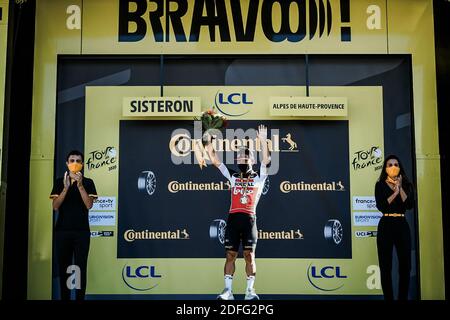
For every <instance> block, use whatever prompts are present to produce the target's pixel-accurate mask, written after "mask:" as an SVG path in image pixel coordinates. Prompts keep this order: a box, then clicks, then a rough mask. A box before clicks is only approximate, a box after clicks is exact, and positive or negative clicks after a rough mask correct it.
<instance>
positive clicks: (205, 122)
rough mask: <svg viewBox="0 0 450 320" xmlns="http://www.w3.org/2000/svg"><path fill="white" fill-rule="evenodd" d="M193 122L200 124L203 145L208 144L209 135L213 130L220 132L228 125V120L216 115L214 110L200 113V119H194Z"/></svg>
mask: <svg viewBox="0 0 450 320" xmlns="http://www.w3.org/2000/svg"><path fill="white" fill-rule="evenodd" d="M194 120H196V121H201V122H202V130H203V138H202V142H203V145H206V144H208V143H209V138H210V137H209V135H211V131H213V130H222V129H224V128H225V127H226V126H227V125H228V119H227V118H226V117H224V116H223V115H220V114H218V113H217V112H216V111H215V109H214V108H212V109H208V110H206V111H204V112H202V114H201V116H200V118H197V117H195V118H194Z"/></svg>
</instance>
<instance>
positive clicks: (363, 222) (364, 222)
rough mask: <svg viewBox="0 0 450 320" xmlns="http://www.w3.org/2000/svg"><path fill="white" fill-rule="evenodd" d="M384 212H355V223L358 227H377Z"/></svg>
mask: <svg viewBox="0 0 450 320" xmlns="http://www.w3.org/2000/svg"><path fill="white" fill-rule="evenodd" d="M382 216H383V214H382V213H381V212H378V211H368V212H353V225H354V226H356V227H377V226H378V222H380V219H381V217H382Z"/></svg>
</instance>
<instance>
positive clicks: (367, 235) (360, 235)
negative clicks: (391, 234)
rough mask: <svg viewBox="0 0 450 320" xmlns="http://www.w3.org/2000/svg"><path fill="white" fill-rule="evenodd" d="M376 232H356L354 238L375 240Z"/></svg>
mask: <svg viewBox="0 0 450 320" xmlns="http://www.w3.org/2000/svg"><path fill="white" fill-rule="evenodd" d="M377 234H378V232H377V231H356V232H355V237H356V238H375V237H376V236H377Z"/></svg>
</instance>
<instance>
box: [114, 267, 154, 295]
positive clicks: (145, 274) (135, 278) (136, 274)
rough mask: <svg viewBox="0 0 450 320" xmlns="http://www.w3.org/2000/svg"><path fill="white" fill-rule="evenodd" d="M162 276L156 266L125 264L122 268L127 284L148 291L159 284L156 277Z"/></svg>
mask: <svg viewBox="0 0 450 320" xmlns="http://www.w3.org/2000/svg"><path fill="white" fill-rule="evenodd" d="M160 278H162V276H161V275H160V274H158V273H157V272H156V267H155V266H139V267H136V268H133V267H131V266H128V265H125V266H124V267H123V269H122V280H123V282H125V284H126V285H127V286H128V287H129V288H131V289H133V290H138V291H147V290H150V289H153V288H154V287H156V286H157V285H158V283H155V281H156V280H155V279H160Z"/></svg>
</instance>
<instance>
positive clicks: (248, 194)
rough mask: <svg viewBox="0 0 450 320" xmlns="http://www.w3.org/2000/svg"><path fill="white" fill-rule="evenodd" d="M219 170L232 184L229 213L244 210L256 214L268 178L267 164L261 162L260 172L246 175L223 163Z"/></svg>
mask: <svg viewBox="0 0 450 320" xmlns="http://www.w3.org/2000/svg"><path fill="white" fill-rule="evenodd" d="M219 170H220V172H222V174H223V176H224V177H225V178H227V179H228V181H230V184H231V205H230V211H229V213H237V212H243V213H247V214H256V206H257V205H258V201H259V198H260V197H261V194H262V191H263V188H264V183H265V181H266V178H267V168H266V166H265V165H264V164H261V167H260V170H259V172H258V171H252V172H250V173H249V174H244V175H242V174H241V173H237V172H235V171H230V170H228V168H227V166H226V165H224V164H223V163H221V164H220V165H219ZM244 190H245V193H244Z"/></svg>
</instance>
